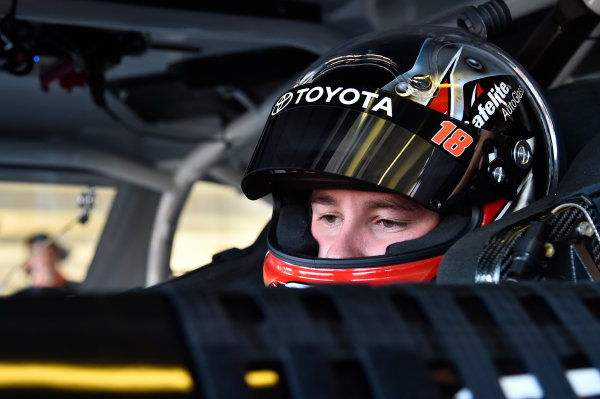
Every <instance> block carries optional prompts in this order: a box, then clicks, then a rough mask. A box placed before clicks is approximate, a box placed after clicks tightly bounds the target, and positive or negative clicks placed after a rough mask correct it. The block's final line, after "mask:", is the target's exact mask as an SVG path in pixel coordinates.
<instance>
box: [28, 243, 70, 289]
mask: <svg viewBox="0 0 600 399" xmlns="http://www.w3.org/2000/svg"><path fill="white" fill-rule="evenodd" d="M27 247H28V249H29V257H28V258H27V260H26V261H25V264H24V266H23V268H24V270H25V272H26V273H27V274H28V275H29V277H30V280H31V285H32V287H36V288H66V287H68V286H69V281H68V280H67V279H66V278H65V277H64V276H63V274H62V273H61V272H60V263H61V261H62V260H64V259H65V258H66V257H67V256H68V251H67V250H66V249H64V248H63V247H61V246H60V245H58V244H57V243H55V242H53V241H51V239H50V237H48V235H47V234H44V233H38V234H35V235H33V236H31V237H29V238H28V239H27Z"/></svg>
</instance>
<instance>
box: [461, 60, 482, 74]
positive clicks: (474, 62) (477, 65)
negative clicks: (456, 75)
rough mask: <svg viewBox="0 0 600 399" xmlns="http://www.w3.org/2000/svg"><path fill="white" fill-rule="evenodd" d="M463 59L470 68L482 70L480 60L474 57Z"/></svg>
mask: <svg viewBox="0 0 600 399" xmlns="http://www.w3.org/2000/svg"><path fill="white" fill-rule="evenodd" d="M465 61H466V62H467V65H468V66H470V67H471V68H473V69H475V70H477V71H481V70H483V65H481V62H479V61H477V60H476V59H475V58H467V59H466V60H465Z"/></svg>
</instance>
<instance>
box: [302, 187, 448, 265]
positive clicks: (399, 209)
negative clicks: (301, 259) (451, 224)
mask: <svg viewBox="0 0 600 399" xmlns="http://www.w3.org/2000/svg"><path fill="white" fill-rule="evenodd" d="M310 203H311V207H312V222H311V232H312V235H313V236H314V238H315V239H316V240H317V243H318V244H319V258H337V259H342V258H356V257H365V256H376V255H384V254H385V249H386V248H387V247H388V245H390V244H393V243H395V242H400V241H406V240H412V239H414V238H419V237H421V236H423V235H425V234H426V233H428V232H429V231H431V230H432V229H433V228H434V227H435V226H436V225H437V224H438V222H439V216H438V214H437V213H435V212H433V211H430V210H428V209H425V208H423V207H422V206H421V205H419V204H418V203H416V202H415V201H413V200H411V199H409V198H406V197H403V196H401V195H399V194H389V193H380V192H370V191H355V190H314V191H313V193H312V195H311V198H310Z"/></svg>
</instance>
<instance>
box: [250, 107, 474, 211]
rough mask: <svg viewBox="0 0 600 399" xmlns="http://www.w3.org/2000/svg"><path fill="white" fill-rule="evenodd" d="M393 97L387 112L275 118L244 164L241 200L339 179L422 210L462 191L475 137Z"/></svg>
mask: <svg viewBox="0 0 600 399" xmlns="http://www.w3.org/2000/svg"><path fill="white" fill-rule="evenodd" d="M394 97H395V98H394V102H393V103H392V102H390V104H392V105H393V107H389V108H387V109H384V110H383V112H373V111H372V108H371V109H367V108H365V109H355V108H352V107H340V106H331V105H311V106H298V107H290V108H289V109H285V110H283V111H281V112H279V113H277V114H276V115H275V116H274V117H272V118H270V120H269V121H268V122H267V125H266V127H265V130H264V132H263V136H262V137H261V142H260V143H259V144H258V146H257V150H256V152H255V153H254V155H253V158H252V160H251V162H250V164H249V167H248V172H247V174H246V176H245V178H244V180H243V182H242V188H243V190H244V193H245V194H246V195H247V196H248V197H249V198H251V199H255V198H259V197H261V196H263V195H265V194H267V193H269V192H271V191H272V189H273V187H272V186H273V185H276V184H280V183H289V182H294V183H299V182H302V181H304V182H309V183H311V182H312V183H316V182H319V181H320V182H323V181H330V180H334V179H337V180H338V181H340V177H341V178H343V179H342V180H341V181H342V182H346V183H351V182H354V183H356V182H359V183H361V184H366V185H367V186H368V187H371V188H379V189H384V190H392V191H394V192H397V193H400V194H404V195H406V196H408V197H411V198H413V199H415V200H417V201H419V202H420V203H422V204H423V205H426V206H429V207H430V206H431V204H432V201H439V202H443V201H444V200H445V199H447V198H448V197H449V196H450V195H451V194H452V193H453V192H455V191H457V190H458V189H460V187H459V185H464V180H466V179H464V178H465V175H466V174H467V173H469V172H468V171H469V170H470V169H472V168H469V165H470V164H472V163H473V154H474V149H475V147H476V144H477V143H476V141H477V140H478V136H479V134H478V133H479V132H478V131H477V130H474V129H470V128H469V127H468V126H464V125H463V124H462V123H461V122H459V121H456V120H454V119H452V118H449V117H447V116H445V115H443V114H440V113H439V112H436V111H433V110H430V109H429V108H427V107H424V106H422V105H419V104H415V103H413V102H412V101H409V100H405V99H402V98H398V97H397V96H394ZM379 111H381V110H379ZM389 111H392V112H389ZM390 114H391V115H390ZM400 121H401V124H400ZM458 126H460V128H459V127H458ZM425 176H426V179H425ZM338 184H340V183H338ZM342 184H343V183H342ZM373 186H376V187H373Z"/></svg>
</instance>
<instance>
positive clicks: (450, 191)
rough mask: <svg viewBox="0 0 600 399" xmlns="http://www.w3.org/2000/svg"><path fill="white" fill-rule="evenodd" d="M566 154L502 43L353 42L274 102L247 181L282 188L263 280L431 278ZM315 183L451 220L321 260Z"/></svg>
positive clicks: (445, 39)
mask: <svg viewBox="0 0 600 399" xmlns="http://www.w3.org/2000/svg"><path fill="white" fill-rule="evenodd" d="M557 151H558V150H557V141H556V136H555V131H554V124H553V121H552V118H551V115H550V112H549V109H548V107H547V105H546V102H545V100H544V99H543V97H542V95H541V93H540V90H539V89H538V87H537V85H536V84H535V83H534V82H533V81H532V79H531V78H530V77H529V76H528V74H527V73H526V72H525V71H524V70H523V68H522V67H521V66H519V65H518V64H517V63H516V62H515V61H514V60H513V59H512V58H511V57H509V56H508V55H507V54H506V53H505V52H503V51H502V50H500V49H499V48H498V47H496V46H494V45H492V44H490V43H488V42H486V41H484V40H482V39H480V38H478V37H476V36H474V35H472V34H470V33H468V32H466V31H463V30H460V29H452V28H444V27H433V26H423V27H413V28H410V29H404V30H399V31H391V32H386V33H377V34H371V35H367V36H364V37H361V38H358V39H355V40H353V41H351V42H350V43H348V44H346V45H343V46H341V47H339V48H337V49H335V50H333V51H331V52H330V53H328V54H327V55H325V56H323V57H321V58H320V59H319V60H317V61H316V62H315V63H313V65H311V66H310V67H309V68H308V69H307V70H306V72H305V73H304V74H302V75H301V77H300V78H299V79H298V80H297V81H296V83H295V84H294V85H293V86H292V87H291V88H290V89H289V90H288V91H286V92H285V93H283V94H282V96H281V97H280V98H279V99H278V100H277V102H276V103H275V105H274V106H273V108H272V110H271V113H270V115H269V118H268V120H267V123H266V126H265V129H264V131H263V134H262V136H261V138H260V140H259V142H258V145H257V147H256V149H255V152H254V155H253V157H252V159H251V161H250V164H249V166H248V170H247V173H246V175H245V177H244V179H243V181H242V189H243V191H244V193H245V194H246V196H247V197H248V198H250V199H257V198H260V197H262V196H265V195H267V194H269V193H270V194H272V195H273V200H274V212H273V219H272V223H271V227H270V232H269V235H268V244H269V253H268V254H267V258H266V260H265V269H264V274H265V283H266V284H267V285H277V284H289V283H318V282H327V283H335V282H340V283H353V282H354V283H370V284H385V283H391V282H401V281H427V280H431V279H432V278H434V276H435V273H436V271H437V265H438V264H439V261H440V260H441V257H442V256H443V254H444V253H445V251H446V250H447V249H448V247H449V246H450V245H451V244H452V243H453V242H455V241H456V240H457V239H458V238H459V237H461V236H462V235H464V234H466V233H467V232H468V231H471V230H472V229H474V228H476V227H479V226H481V225H484V224H487V223H489V222H491V221H492V220H494V219H496V218H499V217H501V216H502V215H503V214H505V213H506V212H512V211H514V210H517V209H519V208H522V207H523V206H526V205H527V204H528V203H530V202H531V201H532V200H534V199H537V198H540V197H542V196H544V195H547V194H548V193H549V192H550V191H551V189H552V188H553V187H554V186H555V184H556V183H557V179H558V154H557ZM315 188H345V189H358V190H373V191H385V192H393V193H398V194H402V195H404V196H407V197H409V198H411V199H413V200H415V201H417V202H418V203H420V204H421V205H423V206H424V207H426V208H428V209H432V210H434V211H436V212H438V213H439V214H440V216H441V222H440V223H439V225H438V227H436V228H435V229H434V230H433V231H431V232H430V233H428V234H427V235H425V236H424V237H421V238H418V239H415V240H411V241H405V242H402V243H396V244H392V245H390V246H389V247H388V248H387V252H386V254H385V255H382V256H376V257H368V258H352V259H319V258H317V257H316V254H317V251H318V247H317V244H316V242H315V241H314V239H313V238H312V236H311V234H310V207H309V205H308V197H309V195H310V192H311V190H313V189H315Z"/></svg>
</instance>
